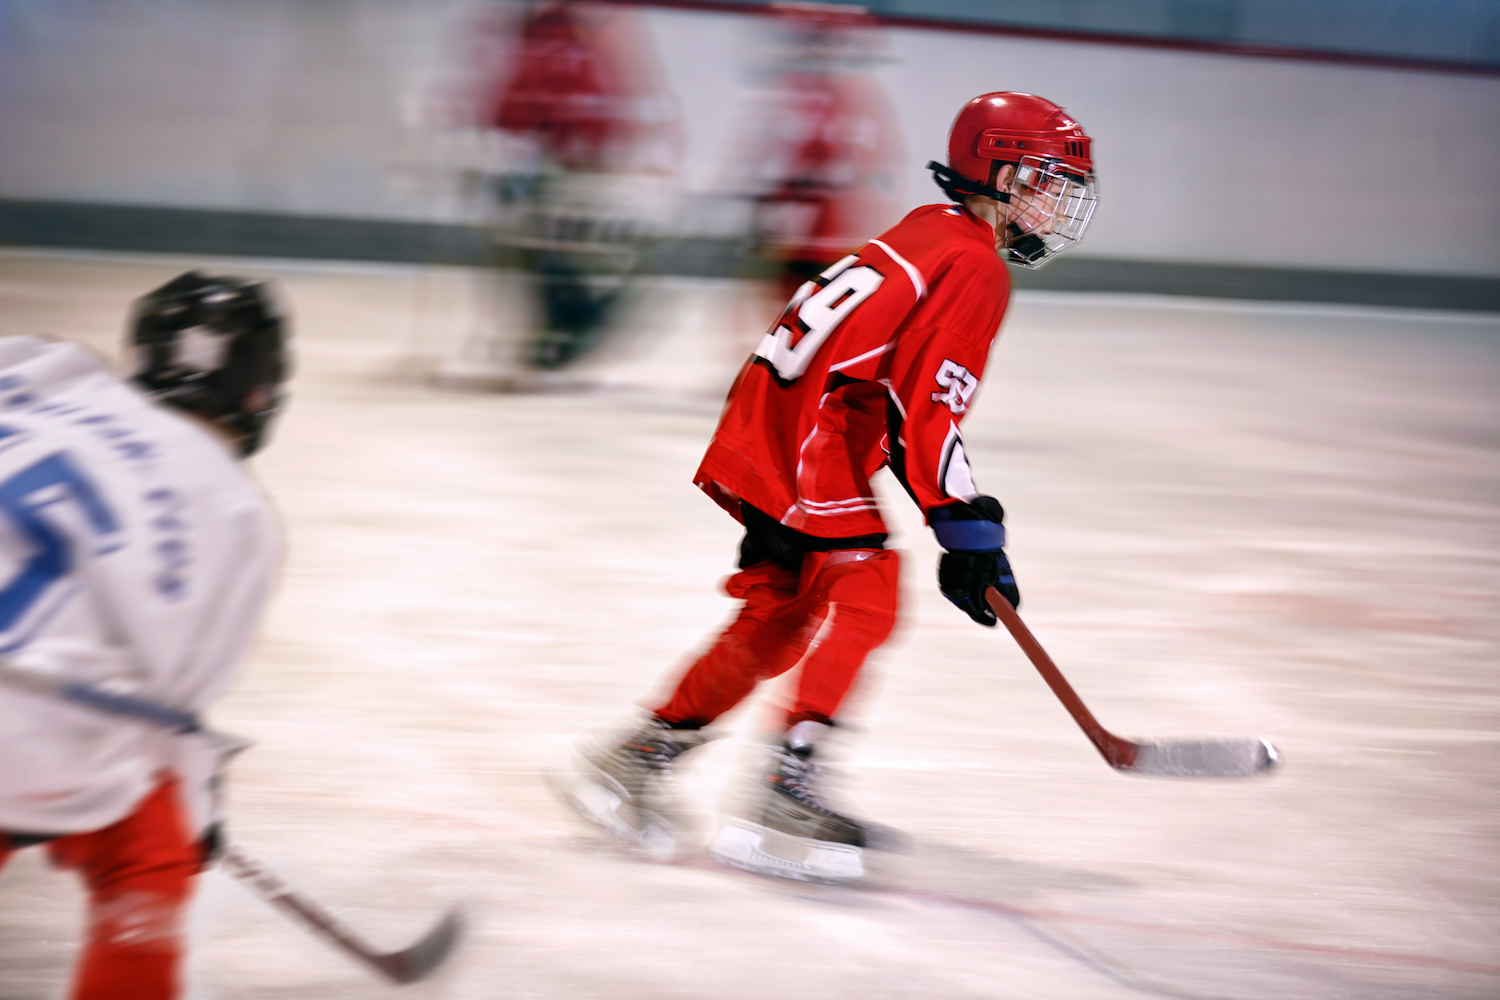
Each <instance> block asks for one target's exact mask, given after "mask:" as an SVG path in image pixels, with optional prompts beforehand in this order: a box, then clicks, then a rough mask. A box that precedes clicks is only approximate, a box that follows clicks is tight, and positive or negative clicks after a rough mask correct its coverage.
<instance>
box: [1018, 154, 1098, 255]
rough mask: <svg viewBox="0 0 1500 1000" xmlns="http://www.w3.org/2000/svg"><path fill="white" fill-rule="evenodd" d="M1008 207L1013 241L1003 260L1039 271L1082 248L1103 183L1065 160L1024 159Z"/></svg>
mask: <svg viewBox="0 0 1500 1000" xmlns="http://www.w3.org/2000/svg"><path fill="white" fill-rule="evenodd" d="M1009 193H1010V202H1009V203H1008V205H1007V209H1008V212H1007V225H1006V228H1007V229H1008V230H1009V235H1010V239H1009V240H1008V241H1007V243H1006V246H1005V247H1004V248H1003V249H1002V250H1001V251H1000V255H1001V256H1002V257H1004V258H1005V259H1006V260H1007V261H1009V262H1010V263H1012V264H1015V265H1016V266H1018V267H1024V268H1029V269H1031V270H1035V269H1037V268H1039V267H1042V266H1044V265H1046V264H1047V263H1048V262H1049V261H1051V260H1052V259H1053V258H1054V257H1056V256H1057V255H1058V254H1060V253H1065V252H1066V251H1068V250H1071V249H1073V247H1075V246H1077V245H1078V242H1079V241H1080V240H1082V239H1083V233H1084V230H1085V229H1087V228H1088V225H1089V219H1091V218H1092V217H1093V215H1094V208H1095V206H1097V205H1098V203H1099V181H1098V179H1097V178H1096V177H1094V176H1093V175H1092V174H1090V175H1088V176H1087V177H1085V176H1082V175H1081V174H1079V173H1077V172H1076V171H1073V170H1070V169H1069V168H1068V167H1067V166H1066V165H1065V164H1064V163H1063V162H1062V161H1060V160H1049V159H1044V158H1042V157H1038V156H1026V157H1022V158H1021V160H1020V162H1019V163H1017V164H1016V176H1015V180H1014V181H1012V182H1011V185H1010V188H1009Z"/></svg>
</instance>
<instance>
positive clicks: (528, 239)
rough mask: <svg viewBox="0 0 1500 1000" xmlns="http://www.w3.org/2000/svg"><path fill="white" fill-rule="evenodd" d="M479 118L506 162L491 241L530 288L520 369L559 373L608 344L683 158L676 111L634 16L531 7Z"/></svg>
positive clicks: (586, 8) (616, 8) (497, 183)
mask: <svg viewBox="0 0 1500 1000" xmlns="http://www.w3.org/2000/svg"><path fill="white" fill-rule="evenodd" d="M486 112H487V113H486V119H487V121H486V124H487V125H488V126H489V127H491V128H493V129H494V130H496V131H497V132H499V133H500V134H501V135H503V136H505V137H506V138H507V139H508V140H509V141H508V142H507V143H506V145H507V147H508V149H509V152H510V156H509V160H510V162H508V163H507V164H506V168H505V170H504V172H503V173H501V174H500V175H499V176H497V177H495V178H494V180H493V194H494V196H495V197H496V199H497V200H498V207H499V209H500V218H499V219H498V220H497V225H496V226H495V227H494V228H493V235H494V237H495V239H496V241H497V244H498V246H499V247H500V248H501V249H502V250H504V251H507V252H506V253H505V254H503V255H502V259H505V260H507V261H512V260H515V261H519V262H520V263H521V264H522V265H523V266H524V267H525V268H526V269H527V270H529V271H531V272H532V273H533V274H535V275H536V277H537V291H538V293H539V302H538V305H539V306H540V308H539V309H538V310H537V312H538V320H539V322H540V324H541V326H542V327H543V329H541V330H539V331H538V332H537V333H536V334H535V335H534V336H533V337H532V338H531V340H530V342H529V343H528V344H527V345H526V354H527V357H526V362H527V364H528V365H530V366H531V367H533V368H538V369H544V370H550V369H556V368H561V367H564V366H566V365H567V364H568V363H569V362H571V361H573V360H574V359H576V358H578V357H580V356H581V355H583V354H585V353H586V352H587V351H589V350H590V349H591V348H592V347H593V346H594V345H595V344H596V342H597V341H598V340H599V338H600V337H601V336H603V333H604V330H605V329H606V328H607V326H608V324H609V319H610V315H611V313H612V312H613V311H614V310H615V307H616V305H617V304H618V302H619V300H620V298H621V295H622V293H623V290H624V289H625V287H626V284H627V282H628V279H629V278H630V277H631V276H632V275H633V274H634V273H635V272H636V271H637V270H638V269H639V268H640V267H641V266H642V265H643V264H644V255H645V253H646V251H647V249H648V246H649V242H650V237H651V235H652V233H653V232H654V231H655V230H656V229H657V228H658V226H659V224H660V222H661V216H662V213H663V211H664V208H665V206H664V204H663V203H662V202H663V199H662V193H663V191H664V190H669V188H668V187H664V185H667V184H668V183H669V182H668V176H669V175H670V174H671V173H673V172H674V171H675V169H676V162H677V159H678V156H679V152H680V150H679V147H680V145H681V133H680V128H679V122H678V115H677V108H676V102H675V99H674V98H673V97H672V95H671V92H670V90H669V89H668V87H667V84H666V78H665V72H664V70H662V68H661V66H660V60H659V58H658V57H657V55H656V52H655V47H654V46H653V45H652V44H651V36H650V33H649V32H648V31H647V30H646V27H645V25H644V24H643V23H642V19H641V15H640V12H639V11H635V10H631V9H630V8H628V7H624V6H621V5H616V4H591V3H572V2H569V3H560V2H545V3H541V4H537V5H534V6H530V7H528V8H527V9H526V11H525V14H524V16H523V18H522V22H521V24H520V26H519V32H518V37H517V38H516V39H515V51H514V53H513V55H512V58H511V60H510V66H509V68H508V72H507V73H506V74H505V75H504V76H503V78H502V79H501V81H500V86H499V87H498V89H497V90H496V92H495V94H494V95H493V98H492V100H491V101H490V102H489V106H488V107H487V108H486Z"/></svg>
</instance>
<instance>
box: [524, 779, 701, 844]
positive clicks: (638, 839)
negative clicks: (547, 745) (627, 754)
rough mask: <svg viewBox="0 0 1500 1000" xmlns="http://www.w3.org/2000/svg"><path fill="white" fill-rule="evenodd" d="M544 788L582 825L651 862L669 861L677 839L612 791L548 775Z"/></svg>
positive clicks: (650, 814)
mask: <svg viewBox="0 0 1500 1000" xmlns="http://www.w3.org/2000/svg"><path fill="white" fill-rule="evenodd" d="M545 777H546V781H547V785H548V787H550V788H551V789H552V792H553V794H555V795H556V796H557V797H558V798H559V799H561V800H562V802H563V804H564V805H566V806H567V807H568V808H569V809H572V810H573V812H574V813H576V814H577V816H578V817H579V818H580V819H582V820H583V821H584V822H585V823H588V824H589V825H590V826H593V827H595V828H596V829H599V830H603V831H604V832H605V833H607V834H609V835H610V836H611V837H613V838H614V839H616V840H618V841H620V842H621V843H623V844H624V845H625V846H627V847H629V848H631V849H632V850H634V851H637V852H639V853H641V854H643V855H645V856H646V857H647V858H650V859H651V860H652V861H670V860H672V859H673V858H674V857H676V855H677V851H678V848H679V842H678V840H679V838H678V836H677V834H676V831H675V830H673V828H672V827H671V825H670V824H668V823H667V822H666V821H665V820H664V819H662V817H661V816H659V815H658V814H656V813H653V812H647V811H645V810H642V809H637V808H635V807H634V806H632V805H630V804H629V803H627V802H626V801H625V800H624V799H622V798H621V797H620V795H619V794H618V793H617V792H615V791H614V790H613V789H610V788H607V787H605V786H604V785H601V784H599V783H597V782H595V781H590V780H588V779H587V778H584V777H580V776H576V775H561V774H555V773H550V772H549V773H547V774H546V775H545Z"/></svg>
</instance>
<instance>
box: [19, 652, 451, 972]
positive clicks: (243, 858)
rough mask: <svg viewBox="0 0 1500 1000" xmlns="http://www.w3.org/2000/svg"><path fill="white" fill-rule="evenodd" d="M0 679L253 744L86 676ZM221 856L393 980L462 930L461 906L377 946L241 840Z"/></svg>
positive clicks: (434, 961)
mask: <svg viewBox="0 0 1500 1000" xmlns="http://www.w3.org/2000/svg"><path fill="white" fill-rule="evenodd" d="M0 684H5V685H8V686H10V687H13V688H16V689H18V690H22V691H28V692H30V693H32V694H39V695H44V696H50V697H54V698H60V699H62V700H63V701H68V702H72V703H74V704H77V705H83V706H86V707H88V708H92V709H95V710H97V711H101V712H109V713H110V714H112V715H123V716H128V717H130V718H133V719H141V720H142V721H145V722H149V723H152V724H154V725H158V726H161V727H163V728H166V729H173V730H176V731H177V732H180V733H202V734H204V735H206V736H210V737H215V738H218V739H220V740H222V741H225V743H226V744H227V745H229V746H236V745H237V746H238V747H240V748H243V747H245V746H248V745H249V744H248V743H246V741H244V740H241V739H237V738H236V737H233V736H224V735H222V734H219V733H215V732H213V731H212V730H209V729H204V728H203V726H202V725H201V724H200V722H199V720H198V717H197V716H196V715H193V714H192V713H191V712H184V711H182V710H181V709H176V708H172V707H170V706H167V705H161V704H158V703H156V702H154V701H148V700H146V699H144V698H137V697H135V696H134V695H123V694H116V693H114V692H111V691H105V690H103V689H102V688H100V687H98V686H97V685H94V684H88V683H84V682H82V681H65V680H62V679H61V678H57V677H51V676H48V675H47V674H41V673H37V672H35V671H32V670H22V669H18V668H16V667H13V666H11V665H10V664H8V663H3V662H0ZM220 860H221V861H222V862H223V865H224V867H225V869H226V870H227V871H228V872H229V874H231V875H233V876H234V877H235V878H237V879H239V880H240V881H241V882H244V883H245V884H246V885H248V886H249V887H250V888H251V890H253V891H254V892H255V894H256V895H258V896H259V897H260V898H261V899H264V900H265V901H266V902H268V903H270V904H271V905H272V906H275V907H276V908H278V909H280V910H282V911H284V912H286V913H289V914H291V915H292V916H293V917H295V918H296V919H297V920H299V921H301V922H302V923H303V924H304V925H306V926H307V927H309V928H311V929H312V930H313V932H314V933H316V934H318V935H319V936H321V937H322V938H323V939H324V940H326V941H328V942H329V943H331V944H333V945H334V946H335V947H337V948H339V949H341V950H342V951H344V952H345V953H346V954H348V955H350V956H352V957H353V958H355V959H357V960H359V961H361V962H363V963H364V964H365V965H367V966H369V967H370V968H372V969H374V970H375V971H376V972H379V973H380V974H381V975H383V976H385V977H386V978H388V979H390V980H391V981H393V982H397V983H403V984H404V983H414V982H416V981H417V980H419V979H422V978H424V977H425V976H427V975H429V974H430V973H431V972H432V971H433V970H434V969H436V968H437V967H438V966H439V965H440V964H442V961H443V959H445V958H447V957H448V953H449V952H451V951H452V950H453V946H454V945H455V944H457V943H458V938H459V935H460V933H461V932H462V931H463V920H462V918H461V917H460V916H459V912H458V910H456V909H455V910H449V911H448V913H447V914H446V915H444V917H443V919H442V920H440V921H439V922H438V923H437V925H436V926H435V927H433V928H432V930H430V931H428V932H427V934H426V936H425V937H423V938H422V939H421V940H420V941H418V942H417V943H416V944H414V945H412V946H411V947H410V948H406V949H404V950H402V951H393V952H389V953H382V952H377V951H376V950H375V949H374V948H372V947H370V946H369V945H368V944H366V943H365V941H364V940H363V939H362V938H360V936H359V935H358V934H356V933H355V932H354V931H352V930H350V929H349V928H348V927H347V926H346V925H344V924H343V923H341V922H340V921H339V920H338V919H337V918H335V917H334V916H333V915H332V914H330V913H329V912H328V911H327V910H325V909H323V908H322V907H321V906H319V905H318V904H317V903H315V902H313V901H312V900H311V899H309V898H307V897H306V896H304V895H302V894H301V893H299V892H297V891H296V890H295V889H293V888H292V887H291V886H289V885H287V884H286V883H285V882H283V881H282V880H281V879H280V878H279V877H277V876H276V874H275V873H274V872H272V871H271V870H270V869H269V868H267V867H266V866H265V865H264V864H262V863H261V862H259V861H257V860H256V859H255V858H253V857H251V856H250V855H249V854H248V853H246V852H245V849H244V848H242V847H240V846H239V845H238V844H230V845H228V846H227V847H226V848H225V849H224V852H223V854H222V855H221V858H220Z"/></svg>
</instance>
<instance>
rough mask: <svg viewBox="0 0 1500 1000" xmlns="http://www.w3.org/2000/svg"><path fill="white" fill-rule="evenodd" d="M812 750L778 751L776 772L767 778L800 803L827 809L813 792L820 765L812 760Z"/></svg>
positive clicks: (782, 747)
mask: <svg viewBox="0 0 1500 1000" xmlns="http://www.w3.org/2000/svg"><path fill="white" fill-rule="evenodd" d="M811 756H812V749H811V748H810V747H809V748H808V749H807V750H806V751H803V752H799V751H796V750H793V749H792V748H791V747H788V746H781V747H778V748H777V750H776V770H775V772H774V773H772V774H769V775H767V776H766V777H767V778H769V779H770V780H771V782H772V783H773V784H775V785H776V786H777V787H779V788H780V789H781V790H782V791H783V792H785V793H786V794H788V795H790V796H791V797H792V798H794V799H796V800H797V801H798V802H802V803H805V804H807V805H810V806H816V807H817V808H819V809H825V810H826V808H827V807H826V806H824V805H823V804H822V803H821V802H819V801H818V797H817V795H816V794H815V793H814V792H813V783H814V782H815V781H816V779H817V776H818V765H816V764H814V763H813V762H812V760H811Z"/></svg>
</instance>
